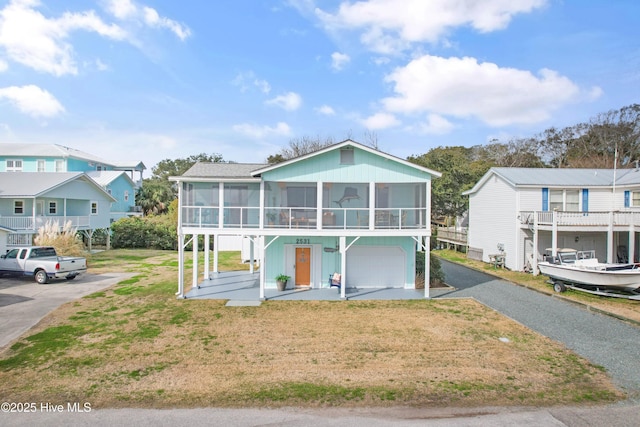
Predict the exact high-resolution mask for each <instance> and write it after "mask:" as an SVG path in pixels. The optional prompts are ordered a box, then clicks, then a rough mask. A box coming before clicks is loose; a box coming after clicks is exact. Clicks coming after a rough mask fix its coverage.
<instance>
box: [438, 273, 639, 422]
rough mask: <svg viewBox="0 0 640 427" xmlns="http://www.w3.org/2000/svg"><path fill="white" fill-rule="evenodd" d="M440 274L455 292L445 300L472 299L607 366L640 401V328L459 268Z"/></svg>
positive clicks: (617, 381)
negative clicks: (453, 298)
mask: <svg viewBox="0 0 640 427" xmlns="http://www.w3.org/2000/svg"><path fill="white" fill-rule="evenodd" d="M442 270H443V272H444V274H445V281H446V282H447V283H449V284H450V285H451V286H454V287H455V288H456V290H455V291H452V292H450V293H448V294H445V295H442V296H446V297H473V298H475V299H477V300H478V301H480V302H481V303H483V304H486V305H487V306H489V307H491V308H493V309H495V310H497V311H499V312H500V313H503V314H505V315H506V316H509V317H510V318H512V319H514V320H516V321H518V322H520V323H522V324H523V325H525V326H527V327H528V328H530V329H532V330H534V331H537V332H539V333H541V334H542V335H545V336H547V337H549V338H551V339H554V340H556V341H560V342H562V343H563V344H565V345H566V346H567V347H568V348H570V349H571V350H573V351H574V352H575V353H577V354H579V355H580V356H583V357H585V358H586V359H588V360H589V361H591V362H592V363H595V364H596V365H600V366H603V367H605V368H606V369H607V371H608V372H609V374H610V375H611V377H612V379H613V381H614V382H615V383H616V384H618V385H619V386H620V387H621V388H622V389H623V390H625V391H627V392H628V393H629V394H630V395H631V396H632V398H634V399H638V398H639V397H640V369H639V368H640V328H638V327H636V326H632V325H631V324H628V323H625V322H623V321H620V320H617V319H615V318H612V317H610V316H606V315H603V314H599V313H596V312H592V311H588V310H587V309H586V308H584V307H582V306H579V305H576V304H572V303H569V302H567V301H563V300H562V299H560V298H555V297H553V296H551V295H546V294H542V293H539V292H536V291H532V290H530V289H526V288H523V287H521V286H516V285H514V284H512V283H508V282H506V281H504V280H499V279H496V278H495V277H494V276H490V275H488V274H484V273H481V272H478V271H474V270H471V269H468V268H466V267H463V266H461V265H459V264H454V263H450V262H447V261H442ZM442 296H440V297H442ZM639 401H640V400H639ZM638 425H640V423H639V424H638Z"/></svg>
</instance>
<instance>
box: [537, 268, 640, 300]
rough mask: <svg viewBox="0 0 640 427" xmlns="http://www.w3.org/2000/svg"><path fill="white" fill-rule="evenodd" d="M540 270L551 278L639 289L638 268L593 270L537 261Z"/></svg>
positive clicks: (611, 288)
mask: <svg viewBox="0 0 640 427" xmlns="http://www.w3.org/2000/svg"><path fill="white" fill-rule="evenodd" d="M538 268H540V272H541V273H542V274H544V275H545V276H549V277H550V278H551V279H552V280H557V281H562V282H566V283H572V284H576V285H584V286H590V287H595V288H602V289H609V290H615V291H624V292H632V293H633V292H638V290H640V269H636V268H622V269H614V270H594V269H588V268H581V267H577V266H573V265H563V264H552V263H549V262H540V263H538Z"/></svg>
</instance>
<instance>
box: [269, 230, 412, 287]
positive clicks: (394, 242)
mask: <svg viewBox="0 0 640 427" xmlns="http://www.w3.org/2000/svg"><path fill="white" fill-rule="evenodd" d="M300 238H301V237H300V236H281V237H280V238H278V239H277V240H276V241H275V242H274V243H272V244H271V245H270V246H269V247H268V248H267V251H266V269H265V274H266V283H267V287H269V288H274V287H275V286H276V285H275V277H276V276H277V275H278V274H281V273H285V272H287V271H290V270H291V268H287V267H290V266H287V265H285V263H286V262H287V260H286V256H285V245H296V241H297V240H298V239H300ZM304 238H306V237H304ZM308 239H309V244H301V245H299V246H309V245H315V244H319V245H320V246H321V249H320V250H321V251H322V254H321V267H320V271H321V279H320V280H321V282H320V287H322V288H326V287H329V284H328V278H329V275H330V274H332V273H334V272H340V270H341V265H340V261H341V255H340V252H339V251H335V252H325V251H324V248H336V247H337V245H338V238H337V237H335V236H332V237H309V238H308ZM351 241H353V239H352V238H347V245H348V244H349V243H350V242H351ZM354 246H400V247H401V248H402V249H403V250H404V251H405V252H406V254H407V263H406V266H405V269H406V275H405V277H406V278H407V279H406V280H407V284H408V285H412V284H414V283H415V269H416V260H415V254H416V242H415V240H413V239H412V238H411V237H362V238H360V239H359V240H358V241H357V242H356V243H354V244H353V246H352V247H354ZM348 256H349V252H348V251H347V257H348Z"/></svg>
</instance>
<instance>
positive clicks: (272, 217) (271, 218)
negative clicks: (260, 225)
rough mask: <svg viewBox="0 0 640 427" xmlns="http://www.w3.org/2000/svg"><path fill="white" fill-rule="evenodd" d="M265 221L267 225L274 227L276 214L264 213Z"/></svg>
mask: <svg viewBox="0 0 640 427" xmlns="http://www.w3.org/2000/svg"><path fill="white" fill-rule="evenodd" d="M266 216H267V220H268V223H269V225H274V224H275V223H276V213H275V212H267V213H266Z"/></svg>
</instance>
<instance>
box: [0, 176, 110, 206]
mask: <svg viewBox="0 0 640 427" xmlns="http://www.w3.org/2000/svg"><path fill="white" fill-rule="evenodd" d="M78 179H81V180H84V181H86V182H88V183H89V184H91V185H92V186H94V187H95V188H96V189H97V190H98V191H100V192H102V193H104V195H105V196H107V197H108V198H110V199H113V201H117V200H116V199H115V198H114V197H113V196H111V195H110V194H109V193H107V192H106V191H105V190H104V189H103V188H102V187H101V186H100V185H98V184H97V183H96V182H95V181H94V180H92V179H91V178H90V177H89V176H88V175H87V174H85V173H84V172H0V198H3V199H8V198H12V199H14V198H19V197H40V196H42V195H44V194H46V193H47V192H49V191H51V190H53V189H55V188H58V187H60V186H62V185H64V184H67V183H69V182H72V181H75V180H78Z"/></svg>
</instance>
